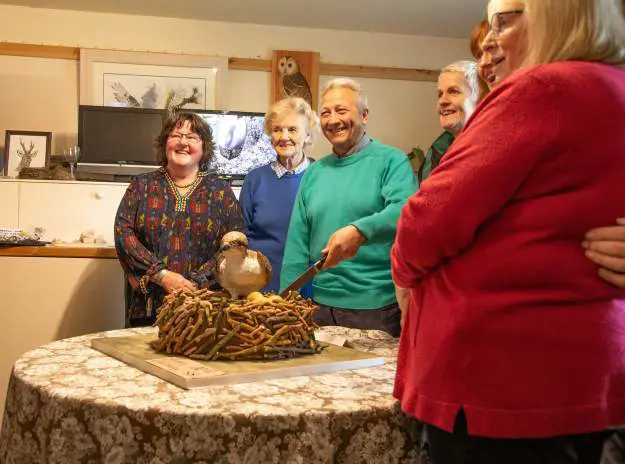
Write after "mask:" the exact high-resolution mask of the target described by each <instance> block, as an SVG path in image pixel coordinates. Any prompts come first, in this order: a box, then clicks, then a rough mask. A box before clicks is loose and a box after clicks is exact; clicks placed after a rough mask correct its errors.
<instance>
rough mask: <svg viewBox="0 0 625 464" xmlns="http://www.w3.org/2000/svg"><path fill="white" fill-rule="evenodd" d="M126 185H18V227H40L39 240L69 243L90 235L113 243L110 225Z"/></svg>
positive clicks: (33, 183)
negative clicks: (84, 233) (99, 236)
mask: <svg viewBox="0 0 625 464" xmlns="http://www.w3.org/2000/svg"><path fill="white" fill-rule="evenodd" d="M126 187H127V184H120V183H104V182H67V181H65V182H46V181H38V182H22V183H21V184H20V192H19V225H20V227H21V228H22V229H24V230H26V231H32V230H33V229H34V228H35V227H42V228H43V229H44V231H45V232H44V234H43V236H42V239H43V240H54V239H57V240H62V241H65V242H73V241H75V240H77V239H78V238H79V237H80V234H81V233H82V232H86V231H93V232H94V233H95V234H96V235H102V236H103V237H104V238H105V239H106V241H107V242H108V243H109V244H112V243H113V223H114V221H115V213H116V212H117V207H118V206H119V202H120V201H121V199H122V196H123V195H124V192H125V191H126Z"/></svg>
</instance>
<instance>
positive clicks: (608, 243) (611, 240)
mask: <svg viewBox="0 0 625 464" xmlns="http://www.w3.org/2000/svg"><path fill="white" fill-rule="evenodd" d="M616 223H617V225H615V226H611V227H599V228H597V229H592V230H591V231H589V232H588V233H587V234H586V239H585V240H584V242H583V243H582V246H583V247H584V248H585V249H586V257H587V258H588V259H590V260H591V261H592V262H594V263H596V264H597V265H599V271H598V273H599V277H601V278H602V279H604V280H606V281H608V282H610V283H611V284H613V285H616V286H617V287H621V288H625V218H619V219H617V220H616Z"/></svg>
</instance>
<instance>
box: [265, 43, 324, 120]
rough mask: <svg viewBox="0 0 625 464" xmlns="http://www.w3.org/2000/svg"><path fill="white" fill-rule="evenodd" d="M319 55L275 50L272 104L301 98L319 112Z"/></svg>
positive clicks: (272, 71) (272, 68) (272, 70)
mask: <svg viewBox="0 0 625 464" xmlns="http://www.w3.org/2000/svg"><path fill="white" fill-rule="evenodd" d="M318 94H319V53H318V52H295V51H288V50H274V52H273V60H272V66H271V103H274V102H276V101H278V100H282V99H283V98H286V97H301V98H303V99H304V100H306V101H307V102H308V103H310V106H312V109H313V110H315V111H317V97H318Z"/></svg>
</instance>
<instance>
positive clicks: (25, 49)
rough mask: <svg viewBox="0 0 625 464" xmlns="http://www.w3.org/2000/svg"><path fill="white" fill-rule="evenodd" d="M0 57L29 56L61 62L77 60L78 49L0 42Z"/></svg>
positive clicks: (78, 56)
mask: <svg viewBox="0 0 625 464" xmlns="http://www.w3.org/2000/svg"><path fill="white" fill-rule="evenodd" d="M0 55H11V56H30V57H33V58H55V59H61V60H78V59H79V58H80V48H78V47H61V46H58V45H35V44H18V43H9V42H0Z"/></svg>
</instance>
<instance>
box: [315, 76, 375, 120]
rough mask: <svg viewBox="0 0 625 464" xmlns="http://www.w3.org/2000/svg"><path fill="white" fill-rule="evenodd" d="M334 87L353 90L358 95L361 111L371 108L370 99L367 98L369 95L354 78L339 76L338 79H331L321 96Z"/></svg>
mask: <svg viewBox="0 0 625 464" xmlns="http://www.w3.org/2000/svg"><path fill="white" fill-rule="evenodd" d="M332 89H350V90H353V91H354V92H355V93H356V95H357V96H358V109H359V110H360V111H361V112H362V111H364V110H366V109H369V100H368V99H367V95H365V92H364V91H363V90H362V87H361V86H360V84H359V83H358V82H357V81H355V80H354V79H349V78H347V77H337V78H336V79H332V80H330V81H329V82H328V83H327V84H326V85H325V87H324V88H323V92H321V97H322V98H323V96H324V95H325V94H326V93H328V92H329V91H330V90H332Z"/></svg>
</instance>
